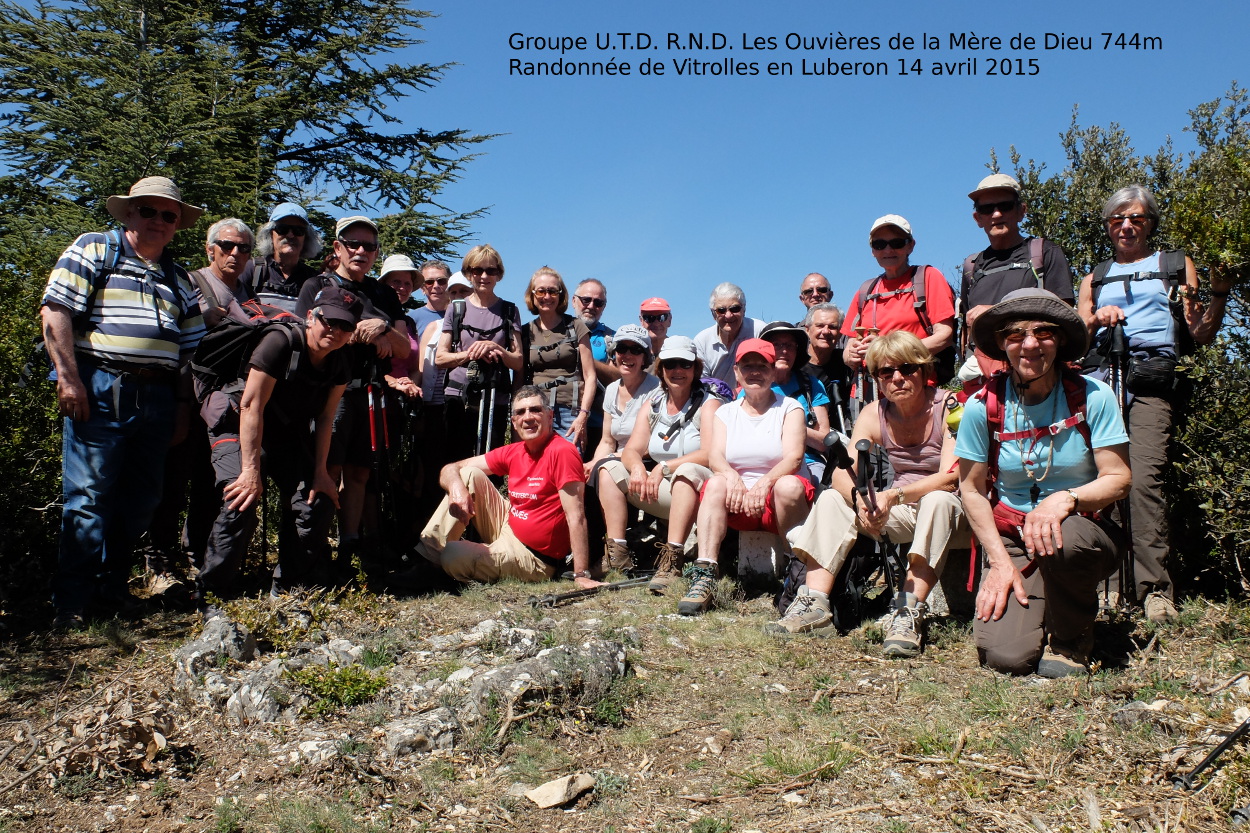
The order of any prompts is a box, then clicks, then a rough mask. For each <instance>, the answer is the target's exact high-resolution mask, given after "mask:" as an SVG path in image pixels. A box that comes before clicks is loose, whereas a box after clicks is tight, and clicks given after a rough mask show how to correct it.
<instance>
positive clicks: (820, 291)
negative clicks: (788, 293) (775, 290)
mask: <svg viewBox="0 0 1250 833" xmlns="http://www.w3.org/2000/svg"><path fill="white" fill-rule="evenodd" d="M874 245H876V244H875V243H874ZM828 294H829V287H827V286H812V287H809V288H807V289H804V290H803V291H802V292H800V293H799V295H800V296H801V297H803V298H810V297H812V296H813V295H828Z"/></svg>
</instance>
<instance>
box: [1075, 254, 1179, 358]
mask: <svg viewBox="0 0 1250 833" xmlns="http://www.w3.org/2000/svg"><path fill="white" fill-rule="evenodd" d="M1114 262H1115V261H1112V260H1104V261H1103V262H1102V263H1100V264H1098V265H1097V266H1095V267H1094V272H1093V276H1092V277H1091V279H1090V283H1089V286H1090V291H1091V292H1092V293H1093V303H1094V309H1098V296H1099V295H1100V294H1101V293H1102V287H1103V284H1106V283H1108V282H1116V283H1120V282H1123V283H1124V285H1125V288H1126V289H1127V287H1128V284H1129V282H1131V281H1148V280H1154V279H1156V278H1160V277H1161V278H1162V280H1163V282H1164V284H1166V285H1167V288H1168V309H1169V310H1170V311H1171V313H1172V321H1173V323H1174V324H1175V326H1174V328H1173V329H1174V331H1175V333H1176V339H1175V343H1174V346H1175V348H1176V355H1177V356H1178V357H1179V356H1185V355H1188V354H1190V353H1192V352H1193V350H1194V338H1193V335H1192V334H1191V333H1190V332H1189V326H1188V325H1187V324H1186V322H1185V308H1184V306H1183V305H1182V304H1181V292H1180V290H1181V287H1182V286H1183V285H1184V283H1185V253H1184V252H1182V251H1179V250H1177V249H1170V250H1168V251H1165V252H1159V271H1157V272H1134V273H1132V274H1130V275H1114V276H1112V277H1110V278H1108V277H1107V273H1108V272H1109V271H1111V267H1112V265H1113V264H1114ZM1097 350H1098V348H1096V347H1094V346H1093V345H1091V346H1090V352H1089V354H1087V356H1086V366H1090V361H1091V360H1093V359H1095V358H1097V359H1099V360H1096V361H1094V362H1093V364H1094V366H1099V365H1101V364H1102V361H1101V355H1100V354H1098V352H1097Z"/></svg>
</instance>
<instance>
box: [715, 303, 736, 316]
mask: <svg viewBox="0 0 1250 833" xmlns="http://www.w3.org/2000/svg"><path fill="white" fill-rule="evenodd" d="M712 312H714V313H716V314H717V315H725V314H727V313H732V314H733V315H737V314H738V313H740V312H742V304H730V305H729V306H727V307H712Z"/></svg>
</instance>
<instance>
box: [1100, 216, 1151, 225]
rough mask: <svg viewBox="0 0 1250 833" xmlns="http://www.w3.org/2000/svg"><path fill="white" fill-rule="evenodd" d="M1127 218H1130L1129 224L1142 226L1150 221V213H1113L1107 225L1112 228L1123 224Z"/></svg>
mask: <svg viewBox="0 0 1250 833" xmlns="http://www.w3.org/2000/svg"><path fill="white" fill-rule="evenodd" d="M1125 220H1128V224H1129V225H1130V226H1132V227H1133V228H1142V227H1143V226H1145V225H1146V223H1147V222H1149V220H1150V215H1149V214H1112V215H1111V216H1110V217H1108V218H1107V225H1108V226H1110V227H1112V228H1115V227H1116V226H1118V225H1122V224H1123V223H1124V221H1125Z"/></svg>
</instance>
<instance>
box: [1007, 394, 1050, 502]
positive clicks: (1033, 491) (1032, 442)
mask: <svg viewBox="0 0 1250 833" xmlns="http://www.w3.org/2000/svg"><path fill="white" fill-rule="evenodd" d="M1013 387H1014V388H1015V392H1016V410H1015V411H1014V412H1013V413H1012V415H1011V424H1012V426H1011V427H1012V428H1014V429H1016V431H1015V433H1020V430H1019V429H1020V422H1019V420H1020V415H1021V414H1023V415H1024V419H1025V423H1026V426H1027V428H1028V430H1027V432H1026V433H1027V436H1028V438H1029V446H1028V448H1027V449H1026V448H1025V446H1024V438H1021V439H1019V440H1017V441H1016V442H1018V443H1020V470H1021V471H1022V472H1024V476H1025V477H1027V478H1028V479H1029V480H1031V481H1032V485H1031V486H1029V500H1030V501H1032V503H1033V505H1034V506H1037V502H1038V500H1040V499H1041V497H1042V487H1041V486H1040V485H1039V484H1040V483H1041V482H1042V481H1043V480H1045V479H1046V478H1047V477H1049V476H1050V467H1051V464H1052V463H1054V461H1055V436H1054V435H1053V434H1051V433H1049V432H1046V433H1045V434H1042V433H1041V432H1039V431H1038V430H1037V427H1036V426H1034V425H1033V420H1031V419H1030V418H1029V415H1028V413H1027V412H1025V410H1024V399H1023V398H1022V397H1021V396H1020V389H1019V388H1018V387H1016V386H1015V385H1014V384H1013ZM1059 387H1060V386H1059V385H1055V389H1054V390H1052V391H1051V392H1050V396H1051V397H1053V398H1054V402H1052V403H1051V406H1050V424H1052V425H1053V424H1054V423H1055V420H1056V417H1058V416H1059V397H1058V396H1057V395H1056V394H1057V393H1058V389H1059ZM1039 404H1044V403H1039ZM1042 436H1047V437H1049V438H1050V441H1049V443H1048V445H1049V448H1048V449H1047V452H1046V468H1045V469H1043V470H1042V475H1041V477H1038V476H1037V473H1036V471H1035V470H1034V469H1030V468H1029V466H1034V467H1036V466H1037V461H1035V460H1034V459H1033V452H1034V451H1035V450H1036V448H1037V444H1038V443H1039V442H1040V441H1041V439H1042Z"/></svg>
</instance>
